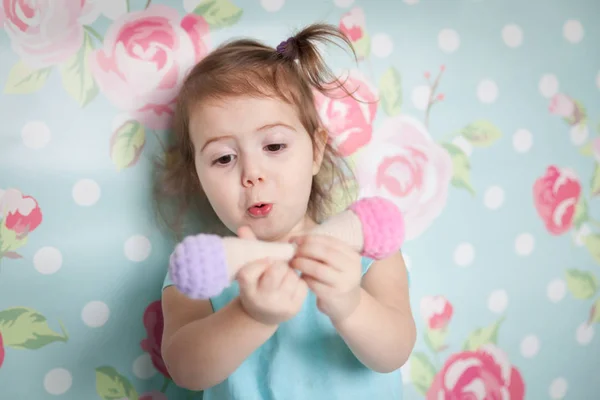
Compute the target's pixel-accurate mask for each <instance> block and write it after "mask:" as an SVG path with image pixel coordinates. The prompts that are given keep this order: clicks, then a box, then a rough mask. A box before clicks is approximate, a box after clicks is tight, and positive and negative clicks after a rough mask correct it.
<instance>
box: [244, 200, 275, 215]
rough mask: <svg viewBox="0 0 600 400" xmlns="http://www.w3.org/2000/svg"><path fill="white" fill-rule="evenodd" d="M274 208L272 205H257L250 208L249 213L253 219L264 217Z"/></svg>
mask: <svg viewBox="0 0 600 400" xmlns="http://www.w3.org/2000/svg"><path fill="white" fill-rule="evenodd" d="M272 208H273V205H272V204H271V203H256V204H254V205H253V206H252V207H250V208H248V213H249V214H250V215H252V216H253V217H264V216H267V215H268V214H269V213H270V212H271V209H272Z"/></svg>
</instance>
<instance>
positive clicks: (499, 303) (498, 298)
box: [488, 289, 508, 314]
mask: <svg viewBox="0 0 600 400" xmlns="http://www.w3.org/2000/svg"><path fill="white" fill-rule="evenodd" d="M507 306H508V293H506V290H504V289H500V290H494V291H493V292H492V293H490V295H489V297H488V308H489V309H490V311H491V312H494V313H496V314H500V313H502V312H504V310H506V307H507Z"/></svg>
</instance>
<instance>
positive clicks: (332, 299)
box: [290, 235, 362, 322]
mask: <svg viewBox="0 0 600 400" xmlns="http://www.w3.org/2000/svg"><path fill="white" fill-rule="evenodd" d="M293 242H294V243H296V244H297V246H298V249H297V251H296V255H295V257H294V258H293V259H292V261H291V262H290V265H291V267H292V268H295V269H297V270H298V271H301V272H302V278H303V279H304V281H306V284H307V285H308V287H309V289H311V290H312V291H313V292H314V293H315V295H316V296H317V307H318V308H319V310H320V311H321V312H323V313H324V314H326V315H327V316H328V317H329V318H330V319H331V320H332V322H339V321H341V320H343V319H345V318H346V317H348V316H349V315H350V314H352V312H353V311H354V310H355V309H356V307H358V304H359V301H360V291H361V287H360V284H361V276H362V268H361V257H360V254H358V253H357V252H356V251H354V250H352V249H351V248H350V247H349V246H347V245H346V244H345V243H343V242H342V241H340V240H337V239H335V238H332V237H330V236H325V235H307V236H300V237H297V238H295V239H294V240H293Z"/></svg>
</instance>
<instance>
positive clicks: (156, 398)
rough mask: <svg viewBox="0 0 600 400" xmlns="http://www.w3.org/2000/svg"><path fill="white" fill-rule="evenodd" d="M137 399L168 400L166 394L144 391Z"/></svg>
mask: <svg viewBox="0 0 600 400" xmlns="http://www.w3.org/2000/svg"><path fill="white" fill-rule="evenodd" d="M139 400H169V399H168V398H167V395H166V394H164V393H161V392H156V391H155V392H150V393H144V394H142V395H141V396H140V398H139Z"/></svg>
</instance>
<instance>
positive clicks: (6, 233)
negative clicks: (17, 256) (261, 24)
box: [0, 220, 27, 255]
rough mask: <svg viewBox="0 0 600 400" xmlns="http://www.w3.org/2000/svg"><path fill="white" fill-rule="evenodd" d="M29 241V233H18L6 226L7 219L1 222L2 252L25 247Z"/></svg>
mask: <svg viewBox="0 0 600 400" xmlns="http://www.w3.org/2000/svg"><path fill="white" fill-rule="evenodd" d="M26 243H27V235H17V233H16V232H15V231H13V230H11V229H8V228H7V227H6V221H5V220H2V221H1V222H0V254H2V255H5V254H6V253H10V252H12V251H15V250H17V249H18V248H20V247H23V246H24V245H25V244H26Z"/></svg>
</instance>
